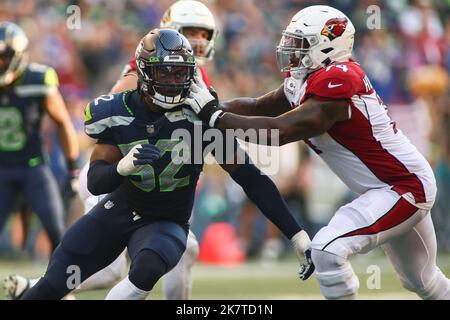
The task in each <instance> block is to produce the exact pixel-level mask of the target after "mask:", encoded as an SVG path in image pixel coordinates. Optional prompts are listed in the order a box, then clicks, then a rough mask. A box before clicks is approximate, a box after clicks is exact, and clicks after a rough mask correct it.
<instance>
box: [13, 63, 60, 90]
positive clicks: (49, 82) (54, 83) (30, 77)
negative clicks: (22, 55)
mask: <svg viewBox="0 0 450 320" xmlns="http://www.w3.org/2000/svg"><path fill="white" fill-rule="evenodd" d="M22 77H23V78H19V80H18V83H17V84H16V85H15V87H14V90H15V91H16V93H17V94H18V95H19V96H27V97H28V96H46V95H49V94H52V93H54V92H55V91H56V90H57V88H58V86H59V80H58V75H57V74H56V71H55V69H53V68H52V67H49V66H46V65H43V64H37V63H30V64H29V65H28V66H27V68H26V69H25V71H24V73H23V75H22Z"/></svg>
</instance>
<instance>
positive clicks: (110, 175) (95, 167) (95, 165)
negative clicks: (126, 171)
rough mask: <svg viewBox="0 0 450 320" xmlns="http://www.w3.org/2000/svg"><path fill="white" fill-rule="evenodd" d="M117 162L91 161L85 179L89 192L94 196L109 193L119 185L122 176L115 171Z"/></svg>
mask: <svg viewBox="0 0 450 320" xmlns="http://www.w3.org/2000/svg"><path fill="white" fill-rule="evenodd" d="M117 164H118V163H114V164H110V163H108V162H106V161H103V160H95V161H93V162H91V164H90V166H89V171H88V179H87V188H88V190H89V192H90V193H92V194H93V195H95V196H99V195H102V194H106V193H111V192H113V191H114V190H116V189H117V188H118V187H119V186H120V185H121V183H122V181H123V179H124V177H123V176H122V175H120V174H119V173H118V172H117Z"/></svg>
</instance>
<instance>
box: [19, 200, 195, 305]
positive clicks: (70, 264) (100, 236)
mask: <svg viewBox="0 0 450 320" xmlns="http://www.w3.org/2000/svg"><path fill="white" fill-rule="evenodd" d="M186 240H187V228H184V227H182V226H181V225H179V224H177V223H174V222H170V221H151V220H148V219H145V217H140V216H139V215H137V214H136V213H134V212H133V210H132V209H130V208H129V207H128V205H127V204H126V202H125V201H124V199H123V198H122V196H121V195H120V192H115V193H113V194H111V195H108V196H107V197H105V198H104V199H103V200H102V201H101V202H100V203H99V204H97V205H96V206H95V207H94V208H93V209H92V210H91V211H90V212H89V213H88V214H86V215H85V216H83V217H82V218H81V219H79V220H78V221H77V222H76V223H75V224H74V225H73V226H72V227H70V228H69V229H68V230H67V232H66V234H65V235H64V237H63V239H62V241H61V244H60V245H59V246H58V247H57V248H56V250H55V252H54V253H53V254H52V257H51V258H50V262H49V265H48V268H47V272H46V274H45V276H44V277H43V278H42V279H41V280H40V281H39V282H38V283H37V284H36V286H34V287H33V288H31V289H30V290H29V291H27V293H26V294H25V295H24V297H23V299H61V298H63V297H64V296H65V295H66V294H68V293H69V292H70V291H72V290H73V289H75V288H76V286H77V285H79V284H80V283H81V282H83V281H84V280H85V279H87V278H88V277H90V276H91V275H92V274H94V273H96V272H97V271H99V270H101V269H103V268H104V267H106V266H108V265H109V264H111V263H112V262H113V261H114V260H115V259H116V258H117V256H118V255H119V254H120V253H121V252H122V251H123V250H124V249H125V248H128V253H129V255H130V258H131V261H132V269H137V270H142V272H151V270H155V268H154V267H152V266H149V267H148V268H146V266H142V265H139V264H140V263H152V262H149V261H148V260H146V259H142V260H141V259H139V257H140V256H141V255H140V254H139V253H141V252H142V251H143V250H151V251H153V252H154V253H156V254H157V255H158V257H159V258H161V259H156V262H155V263H163V264H164V265H163V266H161V268H156V269H157V270H166V272H167V271H169V270H170V269H172V268H173V267H174V266H175V265H176V264H177V263H178V261H179V260H180V258H181V256H182V254H183V252H184V250H185V248H186ZM140 261H143V262H140ZM145 261H146V262H145ZM157 276H158V277H157V278H159V276H162V275H157ZM149 278H152V277H149ZM156 281H157V279H156Z"/></svg>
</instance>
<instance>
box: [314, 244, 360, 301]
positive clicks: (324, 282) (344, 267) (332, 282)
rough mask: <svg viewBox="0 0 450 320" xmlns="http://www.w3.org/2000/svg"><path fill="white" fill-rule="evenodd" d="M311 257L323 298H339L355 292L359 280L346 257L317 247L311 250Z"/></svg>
mask: <svg viewBox="0 0 450 320" xmlns="http://www.w3.org/2000/svg"><path fill="white" fill-rule="evenodd" d="M311 258H312V260H313V262H314V265H315V267H316V277H317V281H318V282H319V285H320V291H321V292H322V294H323V295H324V297H325V298H327V299H340V298H345V297H348V296H353V295H355V294H356V292H357V291H358V289H359V280H358V277H357V276H356V275H355V273H354V272H353V269H352V266H351V265H350V262H348V260H347V259H345V258H342V257H340V256H337V255H335V254H332V253H329V252H327V251H322V250H317V249H313V250H312V255H311Z"/></svg>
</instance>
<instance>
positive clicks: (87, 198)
mask: <svg viewBox="0 0 450 320" xmlns="http://www.w3.org/2000/svg"><path fill="white" fill-rule="evenodd" d="M88 171H89V162H88V163H86V164H85V165H84V166H83V168H82V169H81V171H80V176H79V179H78V186H79V191H78V194H79V196H80V199H81V201H83V204H84V213H88V212H89V211H90V210H91V209H92V208H93V207H95V206H96V205H97V203H99V202H100V201H102V199H103V198H104V197H105V196H107V194H103V195H100V196H94V195H93V194H92V193H90V192H89V190H88V188H87V174H88Z"/></svg>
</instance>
